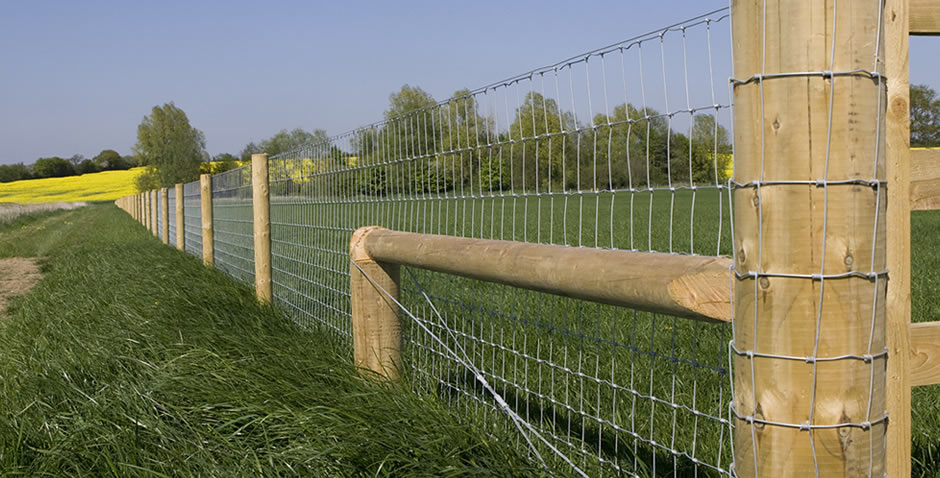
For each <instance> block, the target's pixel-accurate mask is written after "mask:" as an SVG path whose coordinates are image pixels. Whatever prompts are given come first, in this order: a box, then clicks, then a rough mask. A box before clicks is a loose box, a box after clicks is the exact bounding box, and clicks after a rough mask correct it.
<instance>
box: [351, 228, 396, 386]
mask: <svg viewBox="0 0 940 478" xmlns="http://www.w3.org/2000/svg"><path fill="white" fill-rule="evenodd" d="M375 229H377V228H375V227H364V228H360V229H359V230H357V231H356V232H355V233H354V234H353V236H352V238H350V241H349V255H350V259H351V261H350V265H349V292H350V307H351V309H350V312H351V315H352V332H353V358H354V360H355V363H356V367H358V368H359V370H360V373H362V374H363V375H364V376H374V377H380V378H384V379H387V380H392V381H394V380H397V379H398V378H399V377H400V376H401V321H400V319H399V316H398V314H399V310H398V306H397V304H395V302H394V301H393V300H392V298H394V299H395V300H398V298H399V286H400V280H401V271H400V269H401V268H400V267H399V265H398V264H392V263H380V262H376V261H375V260H373V259H372V258H371V257H370V256H369V253H368V252H367V251H366V249H365V244H364V241H363V238H364V236H365V235H367V234H368V233H369V232H371V231H374V230H375ZM360 269H361V270H360ZM363 272H364V273H363ZM370 279H371V280H370ZM373 282H374V283H373Z"/></svg>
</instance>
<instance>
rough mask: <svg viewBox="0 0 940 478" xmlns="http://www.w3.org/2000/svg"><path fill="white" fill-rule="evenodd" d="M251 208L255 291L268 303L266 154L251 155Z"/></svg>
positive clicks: (269, 262) (269, 275)
mask: <svg viewBox="0 0 940 478" xmlns="http://www.w3.org/2000/svg"><path fill="white" fill-rule="evenodd" d="M251 191H252V193H251V195H252V197H251V208H252V211H253V212H254V241H255V293H256V294H257V295H258V300H260V301H261V302H266V303H270V302H271V299H272V288H271V203H270V201H271V198H270V192H269V188H268V155H267V154H252V155H251Z"/></svg>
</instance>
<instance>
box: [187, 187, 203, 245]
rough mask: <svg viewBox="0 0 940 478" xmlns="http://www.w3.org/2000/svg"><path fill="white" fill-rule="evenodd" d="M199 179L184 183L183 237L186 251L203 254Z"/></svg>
mask: <svg viewBox="0 0 940 478" xmlns="http://www.w3.org/2000/svg"><path fill="white" fill-rule="evenodd" d="M199 187H200V185H199V180H196V181H193V182H191V183H186V184H184V185H183V229H184V231H183V239H184V241H183V242H184V246H185V248H186V252H187V253H189V254H192V255H194V256H196V257H201V256H202V194H201V193H200V189H199Z"/></svg>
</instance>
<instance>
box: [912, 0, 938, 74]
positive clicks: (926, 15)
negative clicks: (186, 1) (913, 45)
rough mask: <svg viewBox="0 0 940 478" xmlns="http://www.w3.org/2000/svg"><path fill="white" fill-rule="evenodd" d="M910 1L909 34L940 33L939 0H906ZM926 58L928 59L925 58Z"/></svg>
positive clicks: (934, 34)
mask: <svg viewBox="0 0 940 478" xmlns="http://www.w3.org/2000/svg"><path fill="white" fill-rule="evenodd" d="M908 1H909V2H910V8H911V13H910V23H909V25H910V34H911V35H929V36H936V35H940V1H937V0H908ZM925 60H928V61H929V59H926V58H925Z"/></svg>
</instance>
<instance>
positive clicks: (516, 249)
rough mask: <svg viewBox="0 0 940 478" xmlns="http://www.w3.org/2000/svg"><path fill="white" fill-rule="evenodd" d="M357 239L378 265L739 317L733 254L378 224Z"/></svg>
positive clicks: (662, 309) (700, 315) (710, 317)
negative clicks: (734, 309) (475, 235)
mask: <svg viewBox="0 0 940 478" xmlns="http://www.w3.org/2000/svg"><path fill="white" fill-rule="evenodd" d="M354 238H358V240H359V241H361V243H360V246H361V247H362V249H363V250H364V251H365V253H366V254H367V255H368V256H369V257H370V258H371V259H372V260H373V261H375V262H378V263H391V264H399V265H406V266H412V267H419V268H422V269H429V270H433V271H438V272H444V273H448V274H454V275H459V276H463V277H470V278H474V279H480V280H485V281H490V282H498V283H502V284H509V285H512V286H516V287H522V288H525V289H532V290H537V291H541V292H548V293H551V294H557V295H561V296H565V297H573V298H577V299H585V300H590V301H594V302H601V303H605V304H613V305H620V306H625V307H630V308H633V309H638V310H644V311H648V312H657V313H663V314H669V315H675V316H679V317H685V318H689V319H697V320H705V321H711V322H729V321H730V320H731V303H730V290H729V281H728V277H729V273H730V265H731V260H730V259H728V258H725V257H703V256H686V255H677V254H665V253H658V252H629V251H617V250H606V249H589V248H581V247H565V246H555V245H545V244H530V243H521V242H511V241H497V240H487V239H468V238H462V237H453V236H440V235H432V234H415V233H409V232H399V231H392V230H388V229H382V228H377V227H373V228H368V229H366V230H364V229H360V231H357V233H356V234H355V235H354ZM353 247H354V248H355V244H354V245H353Z"/></svg>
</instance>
